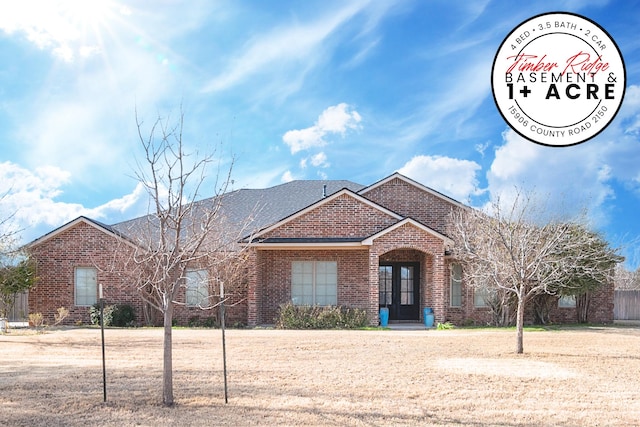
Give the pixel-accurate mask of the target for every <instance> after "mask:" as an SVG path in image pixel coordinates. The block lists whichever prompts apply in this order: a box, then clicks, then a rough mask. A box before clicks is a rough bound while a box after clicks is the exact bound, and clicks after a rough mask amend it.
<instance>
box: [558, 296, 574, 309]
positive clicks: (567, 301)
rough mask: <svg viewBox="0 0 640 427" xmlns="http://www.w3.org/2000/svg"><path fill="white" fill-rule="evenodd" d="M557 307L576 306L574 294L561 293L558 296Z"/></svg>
mask: <svg viewBox="0 0 640 427" xmlns="http://www.w3.org/2000/svg"><path fill="white" fill-rule="evenodd" d="M558 308H576V297H575V295H562V296H560V298H558Z"/></svg>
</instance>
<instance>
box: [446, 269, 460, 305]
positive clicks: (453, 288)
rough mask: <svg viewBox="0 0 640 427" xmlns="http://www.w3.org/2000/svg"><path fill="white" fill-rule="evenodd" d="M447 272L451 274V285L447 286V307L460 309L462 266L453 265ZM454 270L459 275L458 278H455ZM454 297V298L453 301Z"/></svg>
mask: <svg viewBox="0 0 640 427" xmlns="http://www.w3.org/2000/svg"><path fill="white" fill-rule="evenodd" d="M449 270H450V274H451V283H450V285H449V305H450V306H451V307H462V265H461V264H459V263H453V264H451V265H450V267H449ZM456 270H458V271H459V273H460V274H459V276H458V277H456ZM454 296H455V297H456V298H455V299H454ZM456 300H457V301H456Z"/></svg>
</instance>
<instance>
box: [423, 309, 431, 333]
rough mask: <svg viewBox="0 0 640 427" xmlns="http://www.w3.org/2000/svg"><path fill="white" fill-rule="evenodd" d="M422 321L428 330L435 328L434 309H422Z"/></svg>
mask: <svg viewBox="0 0 640 427" xmlns="http://www.w3.org/2000/svg"><path fill="white" fill-rule="evenodd" d="M422 319H423V320H424V326H426V327H427V328H433V321H434V317H433V309H432V308H431V307H425V308H423V309H422Z"/></svg>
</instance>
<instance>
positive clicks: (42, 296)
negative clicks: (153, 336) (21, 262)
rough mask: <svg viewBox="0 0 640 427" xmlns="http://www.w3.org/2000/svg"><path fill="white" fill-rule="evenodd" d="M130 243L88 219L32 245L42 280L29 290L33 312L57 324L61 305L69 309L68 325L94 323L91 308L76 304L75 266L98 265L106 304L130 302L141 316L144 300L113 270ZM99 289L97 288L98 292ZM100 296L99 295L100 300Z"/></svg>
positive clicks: (48, 321) (30, 306)
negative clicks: (125, 243)
mask: <svg viewBox="0 0 640 427" xmlns="http://www.w3.org/2000/svg"><path fill="white" fill-rule="evenodd" d="M127 248H128V247H127V246H126V245H124V244H122V243H119V242H118V240H117V239H116V238H115V237H113V236H111V235H108V234H107V233H104V232H102V231H100V230H98V229H97V228H96V227H94V226H92V225H89V224H87V223H85V222H78V223H77V224H75V225H74V226H73V227H71V228H69V229H67V230H64V231H62V232H60V233H59V234H57V235H55V236H53V237H52V238H50V239H48V240H46V241H44V242H43V243H42V244H39V245H35V246H33V247H32V248H31V254H32V256H33V257H34V258H35V260H36V274H37V276H38V282H37V284H36V286H35V287H34V288H32V289H30V290H29V311H30V312H31V313H38V312H39V313H42V315H43V316H44V320H45V322H46V323H47V324H53V322H54V314H55V313H56V312H57V309H58V308H59V307H65V308H66V309H67V310H69V317H68V318H67V319H66V320H65V322H64V323H65V324H74V323H76V322H82V323H85V324H87V323H90V319H89V307H85V306H76V305H75V297H74V292H75V269H76V268H77V267H91V268H97V270H98V271H97V281H98V283H101V284H102V288H103V294H104V298H105V303H106V304H115V303H119V304H130V305H132V306H133V307H134V309H135V311H136V314H137V316H138V318H141V316H142V301H141V299H140V297H139V295H138V294H137V293H136V292H135V291H132V290H131V289H130V288H129V287H128V286H127V284H126V283H125V282H124V281H123V280H122V279H121V277H120V276H119V275H118V274H117V273H115V272H112V271H113V268H112V267H113V259H114V253H116V251H125V250H127ZM96 292H97V291H96ZM97 297H98V295H96V299H97Z"/></svg>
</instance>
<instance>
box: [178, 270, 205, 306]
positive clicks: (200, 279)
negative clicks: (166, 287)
mask: <svg viewBox="0 0 640 427" xmlns="http://www.w3.org/2000/svg"><path fill="white" fill-rule="evenodd" d="M209 296H210V294H209V272H208V271H207V270H206V269H204V268H201V269H195V268H194V269H188V270H187V272H186V273H185V295H184V301H185V304H186V305H187V307H208V306H209Z"/></svg>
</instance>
